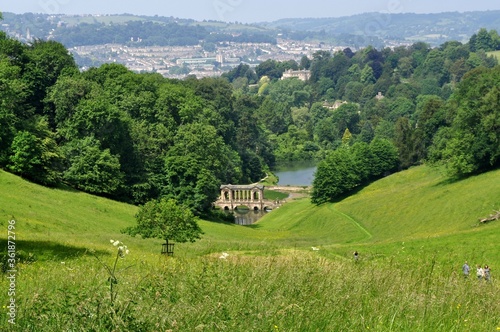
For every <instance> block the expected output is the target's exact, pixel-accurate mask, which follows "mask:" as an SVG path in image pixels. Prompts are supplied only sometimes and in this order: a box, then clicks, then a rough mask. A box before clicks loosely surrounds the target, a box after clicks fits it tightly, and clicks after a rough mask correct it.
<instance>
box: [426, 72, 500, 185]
mask: <svg viewBox="0 0 500 332" xmlns="http://www.w3.org/2000/svg"><path fill="white" fill-rule="evenodd" d="M499 82H500V68H499V67H495V68H493V69H486V68H480V69H476V70H474V71H471V72H470V73H469V74H467V75H466V77H464V80H463V81H462V82H461V83H460V84H459V86H458V88H457V90H456V91H455V93H454V95H453V97H452V99H451V102H450V106H449V111H448V119H450V122H451V123H450V126H449V128H441V129H440V131H439V133H438V136H437V137H436V138H435V141H434V145H433V148H432V151H431V160H432V161H434V162H437V163H443V164H445V165H446V167H447V169H448V173H449V175H450V176H458V177H461V176H465V175H469V174H472V173H475V172H478V171H484V170H488V169H492V168H495V167H497V166H498V163H499V160H500V130H499V126H498V123H499V119H500V113H499V109H500V108H499V105H498V103H499V100H500V98H499V96H500V90H499V88H498V85H499Z"/></svg>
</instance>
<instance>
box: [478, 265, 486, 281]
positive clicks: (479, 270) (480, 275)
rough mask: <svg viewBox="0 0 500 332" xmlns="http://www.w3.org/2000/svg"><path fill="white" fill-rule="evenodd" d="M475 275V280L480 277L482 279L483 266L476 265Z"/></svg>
mask: <svg viewBox="0 0 500 332" xmlns="http://www.w3.org/2000/svg"><path fill="white" fill-rule="evenodd" d="M476 275H477V280H481V279H483V277H484V270H483V268H482V267H481V265H478V266H477V269H476Z"/></svg>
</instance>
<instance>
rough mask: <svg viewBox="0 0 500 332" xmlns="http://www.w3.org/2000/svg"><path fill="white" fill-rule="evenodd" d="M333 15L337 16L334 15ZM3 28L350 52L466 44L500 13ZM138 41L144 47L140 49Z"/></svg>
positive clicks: (64, 38) (71, 40)
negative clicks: (299, 44) (321, 46)
mask: <svg viewBox="0 0 500 332" xmlns="http://www.w3.org/2000/svg"><path fill="white" fill-rule="evenodd" d="M332 14H334V13H332ZM3 16H4V20H3V22H2V23H3V24H2V26H1V27H0V28H1V29H2V30H4V31H6V32H8V33H9V34H11V35H13V36H16V37H17V38H19V39H23V38H24V39H26V38H27V35H28V34H29V35H31V37H35V38H40V39H47V38H52V39H55V40H57V41H60V42H62V43H63V44H64V45H65V46H67V47H73V46H78V45H80V46H81V45H98V44H102V43H127V42H131V38H134V39H135V43H136V44H139V46H140V45H141V44H143V45H144V46H145V45H157V46H163V45H193V44H195V43H198V42H199V41H205V42H225V41H234V42H275V40H276V38H278V37H285V38H288V39H292V40H314V41H320V42H321V41H322V42H325V43H330V44H336V45H340V46H349V47H363V46H368V45H372V46H375V47H377V48H381V47H384V46H390V45H399V44H401V43H414V42H417V41H423V42H427V43H429V44H431V45H433V46H437V45H440V44H442V43H444V42H446V41H450V40H457V41H461V42H466V41H468V39H469V38H470V36H472V35H473V34H474V33H476V32H477V31H478V30H479V29H480V28H486V29H488V30H492V29H493V30H497V31H498V30H500V11H477V12H466V13H458V12H448V13H439V14H408V13H406V14H382V13H366V14H360V15H353V16H346V17H339V18H333V17H332V18H296V19H281V20H277V21H274V22H261V23H255V24H238V23H227V22H219V21H202V22H197V21H195V20H187V19H177V18H174V17H161V16H136V15H132V14H122V15H96V16H92V15H80V16H75V15H47V14H33V13H27V14H13V13H3ZM138 40H140V42H139V43H138Z"/></svg>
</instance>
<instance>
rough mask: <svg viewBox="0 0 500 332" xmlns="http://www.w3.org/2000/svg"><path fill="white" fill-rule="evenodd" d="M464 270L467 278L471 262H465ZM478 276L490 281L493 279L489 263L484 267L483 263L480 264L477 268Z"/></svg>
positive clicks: (479, 278)
mask: <svg viewBox="0 0 500 332" xmlns="http://www.w3.org/2000/svg"><path fill="white" fill-rule="evenodd" d="M462 272H463V274H464V277H465V278H468V277H469V274H470V266H469V264H467V262H465V263H464V265H463V266H462ZM476 276H477V279H478V280H486V281H490V280H491V271H490V267H489V266H488V265H485V266H484V267H481V265H478V266H477V268H476Z"/></svg>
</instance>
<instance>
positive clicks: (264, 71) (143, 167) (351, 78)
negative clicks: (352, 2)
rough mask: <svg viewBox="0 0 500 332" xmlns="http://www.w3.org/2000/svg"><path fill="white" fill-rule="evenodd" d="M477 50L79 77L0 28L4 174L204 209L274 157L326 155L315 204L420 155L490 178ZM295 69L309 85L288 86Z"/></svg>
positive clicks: (362, 53)
mask: <svg viewBox="0 0 500 332" xmlns="http://www.w3.org/2000/svg"><path fill="white" fill-rule="evenodd" d="M479 34H480V33H478V35H479ZM481 34H483V33H482V32H481ZM488 36H495V34H494V33H490V32H488ZM492 38H493V37H492ZM493 39H494V38H493ZM472 41H473V39H471V43H472ZM471 43H468V44H462V43H459V42H448V43H445V44H443V45H441V46H440V47H438V48H431V47H430V46H429V45H427V44H424V43H416V44H414V45H412V46H409V47H398V48H394V49H391V48H384V49H381V50H378V49H376V48H373V47H368V48H365V49H362V50H359V51H357V52H354V51H352V50H350V49H348V48H347V49H344V50H343V51H341V52H337V53H334V54H332V53H330V52H325V51H319V52H316V53H315V54H314V56H313V57H312V59H308V58H306V57H304V58H303V59H302V60H301V61H300V63H296V62H295V61H285V62H278V61H274V60H268V61H265V62H263V63H261V64H259V65H258V66H257V67H256V68H255V70H254V69H252V68H250V66H248V65H245V64H242V65H240V66H239V67H237V68H235V69H234V70H232V71H230V72H228V73H227V74H225V75H223V77H221V78H204V79H196V78H193V77H189V78H187V79H185V80H171V79H166V78H164V77H162V76H161V75H159V74H154V73H144V74H137V73H133V72H131V71H129V70H128V69H126V68H125V67H124V66H121V65H116V64H106V65H103V66H101V67H98V68H91V69H90V70H88V71H85V72H80V71H79V70H78V69H77V66H76V65H75V62H74V59H73V58H72V56H71V55H69V53H68V52H67V50H66V49H65V48H64V47H63V46H62V44H60V43H57V42H53V41H48V42H42V41H36V42H34V43H32V44H22V43H20V42H18V41H16V40H14V39H11V38H9V37H7V36H6V35H5V34H0V95H1V96H0V97H1V98H0V101H1V105H0V167H2V168H4V169H7V170H10V171H12V172H14V173H17V174H20V175H22V176H24V177H26V178H28V179H30V180H32V181H36V182H39V183H42V184H45V185H60V184H66V185H69V186H72V187H74V188H78V189H80V190H84V191H87V192H90V193H94V194H99V195H104V196H107V197H111V198H114V199H119V200H123V201H128V202H132V203H138V204H142V203H145V202H148V201H150V200H152V199H160V198H165V199H174V200H176V201H177V202H180V203H181V204H185V205H186V206H188V207H189V208H190V209H191V210H192V212H194V213H195V214H196V215H201V214H204V213H206V211H208V210H210V208H211V204H212V202H213V201H214V200H215V199H216V197H217V195H218V189H219V186H220V185H221V184H224V183H252V182H255V181H258V180H259V179H261V178H262V177H263V176H265V173H266V171H268V170H269V169H270V168H272V167H273V165H274V164H275V162H276V161H294V160H305V159H316V160H320V161H321V162H320V164H319V166H318V172H317V175H316V178H315V181H314V186H315V189H314V193H313V201H314V202H316V203H321V202H326V201H331V200H334V199H336V198H338V197H340V196H341V195H344V194H345V193H347V192H349V191H350V190H352V189H354V188H356V187H357V186H359V185H363V184H365V183H368V182H370V181H373V180H374V179H377V178H379V177H380V176H383V175H385V174H387V172H393V171H397V170H400V169H405V168H407V167H411V166H412V165H417V164H419V163H422V162H426V161H432V162H433V163H436V164H439V163H445V164H446V165H447V168H448V169H449V172H450V175H453V176H465V175H468V174H472V173H474V172H479V171H484V170H487V169H491V168H494V167H498V156H499V154H500V152H499V146H500V145H499V144H498V143H499V142H498V140H499V129H498V128H499V126H498V123H499V112H500V108H499V107H498V103H499V90H498V86H499V82H500V75H499V69H498V66H497V61H496V60H495V59H494V58H493V57H489V56H487V54H486V53H485V51H484V50H483V49H480V50H475V51H474V50H473V48H471ZM475 43H477V38H476V42H475ZM476 46H477V45H476ZM288 69H293V70H301V69H308V70H310V79H309V80H308V81H301V80H299V79H296V78H292V79H285V80H282V79H280V78H281V76H282V74H283V72H284V71H285V70H288Z"/></svg>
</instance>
